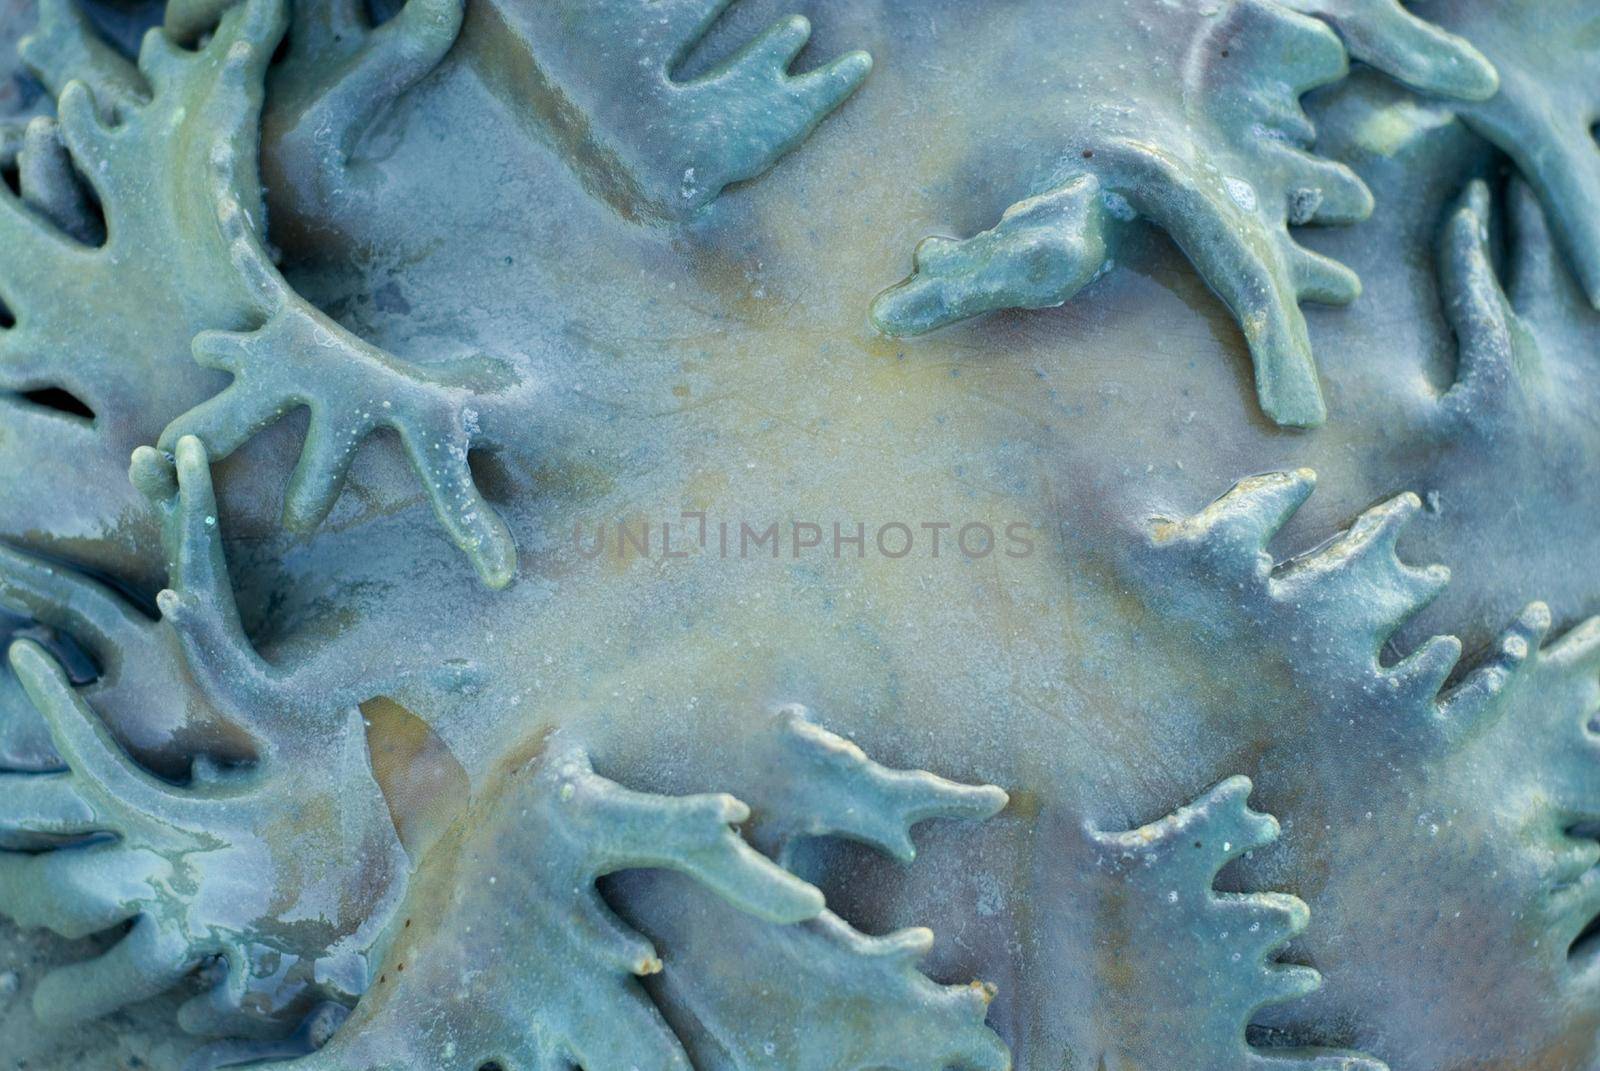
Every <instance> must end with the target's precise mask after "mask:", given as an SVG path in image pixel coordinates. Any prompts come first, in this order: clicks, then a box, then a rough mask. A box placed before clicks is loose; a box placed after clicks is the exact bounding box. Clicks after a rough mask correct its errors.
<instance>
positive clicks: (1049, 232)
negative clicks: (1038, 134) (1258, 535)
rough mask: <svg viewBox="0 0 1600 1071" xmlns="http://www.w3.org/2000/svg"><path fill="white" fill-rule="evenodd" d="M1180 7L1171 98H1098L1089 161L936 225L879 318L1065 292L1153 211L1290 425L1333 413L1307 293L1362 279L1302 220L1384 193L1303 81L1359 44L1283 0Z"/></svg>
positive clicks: (1075, 133) (1332, 67)
mask: <svg viewBox="0 0 1600 1071" xmlns="http://www.w3.org/2000/svg"><path fill="white" fill-rule="evenodd" d="M1167 18H1168V19H1169V22H1168V23H1166V25H1169V26H1170V27H1171V31H1170V32H1172V33H1174V34H1177V35H1179V44H1178V47H1177V49H1176V52H1177V55H1176V56H1175V58H1174V59H1172V60H1170V61H1167V62H1170V63H1171V70H1169V71H1165V72H1164V75H1163V82H1164V84H1168V85H1170V86H1171V90H1170V94H1171V96H1170V99H1162V100H1159V101H1156V100H1152V101H1149V102H1146V104H1145V105H1144V106H1142V107H1141V108H1139V109H1137V110H1133V109H1127V108H1123V107H1118V106H1115V105H1113V104H1111V103H1109V102H1108V103H1106V104H1105V105H1104V106H1103V107H1100V108H1099V110H1096V108H1095V107H1091V108H1090V111H1089V114H1087V115H1085V116H1082V117H1081V119H1080V120H1079V121H1078V122H1076V123H1075V128H1074V129H1073V130H1072V131H1070V132H1069V133H1068V135H1067V139H1068V144H1067V145H1065V146H1062V147H1061V149H1060V150H1059V152H1060V156H1061V158H1063V159H1070V160H1071V161H1072V172H1073V173H1070V174H1068V175H1066V176H1065V177H1064V178H1059V179H1057V182H1058V184H1057V185H1055V186H1053V187H1052V188H1050V189H1048V190H1046V191H1044V192H1042V193H1038V194H1036V195H1034V196H1032V197H1029V198H1027V199H1025V200H1022V201H1019V202H1017V203H1016V204H1015V205H1013V206H1012V207H1011V208H1010V209H1008V210H1007V211H1006V213H1005V215H1004V216H1003V217H1002V218H1001V220H1000V222H999V223H998V224H997V225H996V226H995V227H993V228H991V229H990V230H988V231H985V232H983V233H981V234H978V235H976V236H974V237H972V238H968V239H966V240H964V241H955V240H952V239H940V238H932V239H927V240H925V241H924V242H923V243H922V245H920V246H919V248H918V252H917V255H916V258H915V262H914V265H913V268H914V271H913V274H912V275H911V276H910V277H909V278H907V279H906V280H904V281H903V282H901V283H900V284H898V285H897V286H894V287H892V288H890V289H889V290H887V291H885V292H883V293H882V294H880V295H879V296H878V298H877V299H876V301H875V302H874V305H873V310H872V316H873V321H874V323H875V324H876V326H877V327H878V328H879V330H881V331H884V332H885V333H887V334H890V335H896V336H901V335H918V334H922V333H925V332H927V331H930V330H933V329H934V328H937V327H941V326H944V325H946V324H950V323H954V322H955V321H957V320H961V319H964V318H966V317H969V316H973V315H977V314H979V313H983V312H987V311H991V310H996V309H1002V308H1043V307H1048V306H1053V305H1059V304H1062V303H1063V302H1065V301H1067V300H1068V299H1070V298H1071V297H1072V296H1073V295H1074V294H1076V293H1077V292H1078V291H1079V290H1080V289H1081V288H1082V287H1084V286H1086V285H1088V284H1089V283H1090V282H1092V281H1093V280H1095V279H1096V278H1098V277H1099V276H1100V275H1102V274H1103V273H1104V272H1105V271H1106V270H1108V269H1109V267H1110V265H1111V263H1112V261H1113V258H1114V255H1115V254H1116V252H1117V250H1118V249H1119V248H1120V242H1121V241H1122V240H1123V238H1124V236H1125V235H1126V234H1127V233H1128V228H1127V226H1126V225H1127V224H1128V223H1129V222H1131V221H1132V220H1134V219H1136V218H1140V217H1142V218H1144V219H1147V220H1149V221H1151V222H1153V223H1155V224H1156V225H1157V226H1159V227H1161V228H1162V229H1164V230H1165V231H1167V233H1168V234H1170V235H1171V236H1172V238H1173V240H1174V241H1175V242H1176V243H1177V244H1178V246H1179V247H1180V248H1181V249H1182V250H1183V252H1184V254H1185V255H1186V256H1187V257H1188V259H1189V260H1190V262H1192V263H1193V264H1194V266H1195V268H1196V270H1197V271H1198V272H1199V274H1200V275H1201V277H1202V278H1203V279H1204V280H1205V281H1206V283H1207V285H1209V286H1210V287H1211V289H1212V290H1213V291H1215V292H1216V294H1217V296H1218V297H1219V298H1220V299H1221V300H1222V302H1223V303H1224V304H1225V305H1226V306H1227V307H1228V308H1229V310H1230V311H1231V312H1232V313H1233V316H1234V318H1235V319H1236V320H1237V321H1238V323H1239V326H1240V328H1241V330H1242V331H1243V333H1244V337H1245V341H1246V343H1247V344H1248V346H1249V349H1250V354H1251V359H1252V361H1253V362H1254V364H1255V382H1256V394H1257V398H1258V400H1259V402H1260V404H1261V408H1262V410H1263V411H1264V412H1265V413H1266V414H1267V415H1268V416H1269V417H1271V418H1272V419H1273V420H1275V421H1276V422H1278V423H1280V424H1286V425H1290V426H1295V427H1310V426H1314V425H1317V424H1320V423H1321V422H1322V421H1323V420H1324V419H1325V418H1326V416H1327V411H1326V407H1325V405H1324V402H1323V399H1322V389H1321V386H1320V384H1319V382H1318V377H1317V369H1316V365H1315V363H1314V361H1313V359H1312V353H1311V341H1310V336H1309V335H1308V333H1307V329H1306V324H1305V318H1304V315H1303V314H1302V312H1301V310H1300V304H1301V303H1302V302H1305V301H1315V302H1323V303H1328V304H1348V303H1350V302H1351V301H1354V300H1355V299H1356V297H1357V296H1358V295H1359V294H1360V292H1361V286H1360V281H1359V280H1358V279H1357V278H1356V276H1355V274H1354V273H1353V272H1352V271H1350V270H1349V269H1348V268H1346V267H1344V266H1343V265H1341V264H1338V263H1336V262H1334V261H1332V260H1330V259H1328V258H1326V257H1323V256H1321V255H1319V254H1316V253H1313V252H1311V251H1310V250H1307V249H1305V248H1303V247H1301V246H1300V245H1298V244H1297V243H1296V242H1295V241H1294V240H1293V238H1292V237H1291V236H1290V232H1289V227H1291V226H1299V225H1302V224H1308V223H1349V222H1355V221H1358V220H1362V219H1365V218H1366V217H1367V216H1369V215H1370V214H1371V212H1372V209H1373V202H1372V194H1371V192H1370V191H1368V190H1367V188H1366V186H1365V185H1364V184H1363V183H1362V182H1361V180H1360V179H1359V178H1358V177H1357V176H1356V174H1355V173H1354V172H1353V171H1351V170H1350V169H1349V168H1348V167H1345V166H1344V165H1343V164H1340V163H1337V162H1335V161H1332V160H1328V159H1325V158H1323V157H1319V156H1316V155H1314V154H1313V153H1312V152H1311V151H1310V149H1311V143H1312V141H1313V139H1314V135H1315V131H1314V129H1313V127H1312V125H1311V121H1310V120H1309V119H1308V118H1307V117H1306V115H1305V113H1304V112H1303V111H1302V110H1301V107H1300V97H1301V96H1302V95H1303V94H1304V93H1306V92H1308V91H1310V90H1311V89H1314V88H1316V87H1318V86H1322V85H1327V84H1329V83H1331V82H1334V81H1337V80H1338V79H1340V78H1342V77H1343V76H1344V75H1345V73H1346V71H1347V69H1348V60H1347V57H1346V54H1345V52H1344V49H1343V48H1342V47H1341V45H1340V43H1339V39H1338V38H1337V36H1336V35H1335V34H1334V33H1333V31H1331V30H1330V29H1328V28H1327V26H1325V25H1324V24H1323V23H1321V22H1318V21H1316V20H1315V19H1311V18H1308V17H1306V16H1303V15H1299V14H1296V13H1294V12H1292V11H1290V10H1288V9H1287V8H1285V7H1283V6H1281V5H1279V4H1277V3H1276V2H1275V0H1242V2H1239V3H1234V4H1228V5H1225V10H1224V11H1223V12H1221V13H1220V14H1219V13H1218V12H1216V11H1211V12H1204V11H1201V12H1187V11H1185V12H1183V13H1177V12H1174V13H1170V14H1169V15H1168V16H1167ZM1124 30H1125V32H1126V33H1127V35H1128V41H1129V43H1128V45H1127V47H1128V48H1129V49H1132V48H1134V47H1135V43H1137V47H1138V48H1140V49H1148V48H1149V42H1148V40H1147V39H1146V33H1147V30H1148V27H1147V26H1146V24H1145V23H1144V22H1142V21H1141V19H1140V18H1139V17H1137V16H1130V22H1129V24H1128V25H1127V26H1126V27H1125V28H1124ZM1096 32H1111V31H1108V30H1107V29H1106V27H1105V26H1102V25H1100V24H1098V23H1097V29H1096ZM1185 34H1186V35H1187V38H1186V39H1185V37H1184V36H1183V35H1185ZM1113 51H1115V50H1113Z"/></svg>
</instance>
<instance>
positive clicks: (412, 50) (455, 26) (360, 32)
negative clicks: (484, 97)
mask: <svg viewBox="0 0 1600 1071" xmlns="http://www.w3.org/2000/svg"><path fill="white" fill-rule="evenodd" d="M463 9H464V3H463V0H408V2H407V3H406V4H405V6H404V7H402V8H401V9H400V11H399V13H398V14H396V15H395V16H394V17H393V18H391V19H390V20H388V21H387V22H385V23H383V24H382V25H381V26H376V27H374V26H373V25H372V22H371V19H370V18H369V17H368V15H367V12H366V9H365V5H359V4H347V3H334V4H297V5H295V7H294V11H293V22H292V24H291V26H290V29H289V45H288V50H287V52H286V54H285V55H284V57H283V59H282V61H281V62H280V63H279V64H278V65H277V67H276V68H275V70H274V72H273V75H272V80H271V86H270V90H271V92H270V93H269V95H268V103H267V108H266V112H265V114H264V115H263V117H262V143H263V145H262V156H263V160H262V167H263V172H264V175H265V177H266V180H267V186H268V188H269V190H271V200H272V207H273V211H274V213H275V218H278V219H280V220H281V221H282V222H283V223H284V228H283V229H284V230H285V231H286V232H287V233H288V236H289V237H290V238H291V239H293V240H297V241H298V240H300V239H301V238H303V237H305V236H307V235H314V234H316V233H318V232H322V231H326V230H329V229H331V228H336V227H337V226H338V222H337V215H338V211H337V210H341V209H343V208H344V207H346V202H348V201H350V200H351V199H354V198H357V197H360V196H365V195H366V194H367V193H368V192H370V191H368V190H367V189H366V184H367V183H368V182H369V180H370V179H371V177H372V176H371V175H369V174H368V173H367V172H366V171H365V170H364V169H363V168H361V167H359V166H356V165H355V164H354V162H353V160H352V157H353V155H354V153H355V150H356V146H357V144H358V142H359V141H360V139H361V137H362V135H364V134H365V133H366V132H367V131H368V130H369V129H370V128H371V126H372V124H373V122H374V121H375V120H376V119H377V118H378V117H379V116H380V115H381V114H382V113H383V112H384V110H385V109H387V108H388V107H390V106H391V105H392V104H393V103H394V102H395V101H396V100H397V99H399V97H400V96H401V95H402V94H404V93H405V92H406V91H408V90H409V89H411V88H412V87H413V86H415V85H416V84H417V83H419V82H421V81H422V80H423V79H424V78H426V77H427V76H428V75H429V74H430V73H432V72H433V71H434V70H435V69H436V68H437V67H438V65H439V63H440V61H442V60H443V59H444V56H445V54H446V53H447V52H449V50H450V48H451V46H452V45H454V44H455V40H456V37H457V35H458V34H459V33H460V31H461V19H462V12H463ZM204 21H205V13H204V12H203V11H199V12H196V11H187V12H186V11H176V12H175V11H174V10H173V9H172V8H171V7H169V9H168V13H167V26H168V28H169V30H172V31H174V32H175V33H179V34H182V33H185V32H193V27H194V26H196V25H201V24H203V23H204Z"/></svg>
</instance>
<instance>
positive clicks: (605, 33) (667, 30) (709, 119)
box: [467, 0, 872, 219]
mask: <svg viewBox="0 0 1600 1071" xmlns="http://www.w3.org/2000/svg"><path fill="white" fill-rule="evenodd" d="M732 4H733V0H551V2H548V3H540V4H519V3H509V2H505V0H491V2H490V3H489V4H488V6H487V10H486V12H485V14H484V16H483V21H484V24H485V25H486V26H487V25H491V24H492V25H494V29H495V34H496V35H495V36H491V35H490V34H488V33H484V34H481V35H479V38H478V39H477V40H475V41H473V42H469V43H468V44H467V47H468V48H469V49H471V51H472V54H473V56H474V59H475V62H478V63H479V64H482V65H485V66H486V67H487V68H488V69H489V70H490V71H491V72H493V75H492V77H491V84H493V85H497V86H502V87H505V88H508V89H510V90H512V94H513V95H512V96H511V99H510V100H509V101H508V103H509V104H510V105H511V107H513V108H514V109H516V110H517V111H518V112H519V113H522V114H526V115H527V116H529V117H530V118H531V119H532V120H533V121H534V122H535V123H536V124H537V126H538V128H539V129H540V131H541V132H542V133H543V134H544V135H545V136H546V137H548V138H549V139H551V141H552V142H553V143H554V144H555V145H556V147H557V148H558V149H559V150H561V151H562V153H563V155H564V156H565V157H566V158H567V159H568V160H569V161H570V162H571V163H572V165H573V167H575V168H576V169H577V171H578V172H579V174H580V176H581V177H582V178H583V179H584V181H585V182H586V184H587V185H589V187H590V188H591V189H592V190H594V192H595V193H596V194H597V195H598V196H600V197H602V198H603V199H605V200H606V201H608V202H609V203H611V204H612V205H614V206H615V207H617V208H618V209H619V210H620V211H622V212H623V213H624V214H625V215H628V216H630V217H644V218H665V219H678V218H682V217H684V216H686V215H688V214H690V213H692V212H693V211H694V210H696V209H698V208H701V207H702V206H704V205H705V204H707V203H708V202H710V201H711V200H713V199H714V198H715V197H716V196H717V195H718V194H719V193H721V192H722V190H723V188H724V187H726V186H728V185H731V184H732V183H735V182H740V181H743V180H745V179H751V178H755V177H756V176H757V175H760V174H761V173H762V172H764V171H766V170H767V169H768V168H770V167H771V166H772V165H773V164H774V163H775V162H776V161H777V159H778V158H779V157H781V156H783V155H784V154H785V153H787V152H789V151H790V150H791V149H793V148H794V147H795V146H797V145H799V144H800V143H801V142H802V141H804V140H805V138H806V136H807V135H808V134H810V133H811V131H812V129H813V128H815V127H816V126H817V124H818V123H820V122H821V121H822V120H823V119H824V118H826V117H827V116H828V114H829V113H831V112H832V111H833V110H834V109H835V108H837V107H839V105H840V104H841V103H843V101H844V100H845V98H846V97H848V96H850V94H851V93H853V92H855V90H856V88H857V87H858V86H860V85H861V83H862V81H863V80H864V79H865V78H866V76H867V73H868V71H870V70H871V68H872V60H871V59H870V58H869V57H868V56H867V54H866V53H865V52H851V53H847V54H846V55H843V56H840V57H838V58H837V59H833V60H831V61H829V62H827V63H825V64H824V65H822V66H821V67H818V68H816V69H815V70H810V71H805V72H804V73H801V74H790V73H789V67H790V65H791V64H792V63H793V62H794V59H795V57H796V56H798V55H799V54H800V50H801V49H803V48H805V46H806V42H807V41H808V40H809V39H810V37H811V24H810V22H808V21H807V20H806V19H805V18H804V17H802V16H800V15H790V16H788V17H786V18H783V19H780V20H778V21H777V22H776V23H774V24H773V25H772V26H770V27H769V28H768V29H767V30H766V32H765V33H763V34H761V35H760V36H759V37H757V38H756V39H755V40H754V41H751V42H750V43H749V44H748V45H746V46H745V47H743V48H742V49H740V50H739V51H738V52H737V53H736V54H735V55H733V56H732V57H731V58H729V59H728V60H726V61H725V62H723V63H720V64H719V65H717V66H716V67H714V68H713V69H711V70H709V71H706V72H705V73H703V74H696V75H694V76H692V77H681V76H680V72H679V68H680V66H681V65H682V63H683V61H684V60H685V59H686V58H687V57H688V55H689V53H690V52H691V51H692V50H693V49H694V47H695V46H696V44H698V43H699V42H700V40H701V39H702V38H703V37H704V36H705V35H706V34H707V33H708V31H709V30H710V28H711V26H712V24H713V23H715V22H716V21H717V19H718V18H719V17H720V16H721V15H722V13H723V12H724V11H726V10H727V9H728V8H729V7H730V6H731V5H732Z"/></svg>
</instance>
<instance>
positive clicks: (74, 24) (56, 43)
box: [17, 0, 150, 119]
mask: <svg viewBox="0 0 1600 1071" xmlns="http://www.w3.org/2000/svg"><path fill="white" fill-rule="evenodd" d="M17 50H18V52H19V53H20V54H21V56H22V60H23V62H24V63H25V64H27V66H28V68H29V69H30V70H32V71H33V73H34V75H35V76H36V77H37V78H38V79H39V81H41V82H43V83H44V85H45V88H46V89H48V90H49V91H50V92H51V93H52V94H54V95H57V96H59V95H60V94H61V92H62V90H64V89H65V88H66V86H67V84H68V83H70V82H82V83H83V84H84V85H86V86H88V87H89V88H90V89H91V90H93V92H94V99H95V100H96V101H98V102H99V104H100V107H101V109H102V114H103V115H104V116H105V117H106V118H107V119H118V118H120V117H122V116H123V115H125V114H126V113H127V112H128V111H129V110H131V109H134V108H137V107H139V106H141V105H143V104H144V103H146V102H147V101H148V100H149V99H150V92H149V87H148V85H147V83H146V82H145V80H144V78H143V76H142V75H141V74H140V73H139V70H138V69H137V68H136V67H135V66H134V65H133V64H132V63H129V62H128V61H127V60H126V59H124V58H123V56H122V54H121V53H119V52H118V51H117V50H116V49H114V48H112V47H111V46H110V45H108V44H107V43H106V42H104V41H102V40H101V39H100V35H99V34H98V33H97V32H96V31H95V29H94V26H93V25H92V24H91V23H90V21H89V17H88V15H86V14H85V13H84V12H83V11H82V9H80V8H79V7H78V4H77V0H40V3H39V22H38V25H37V26H36V27H35V29H34V31H33V32H32V33H31V34H29V35H28V36H27V37H24V38H23V39H22V41H21V42H19V44H18V45H17Z"/></svg>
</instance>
